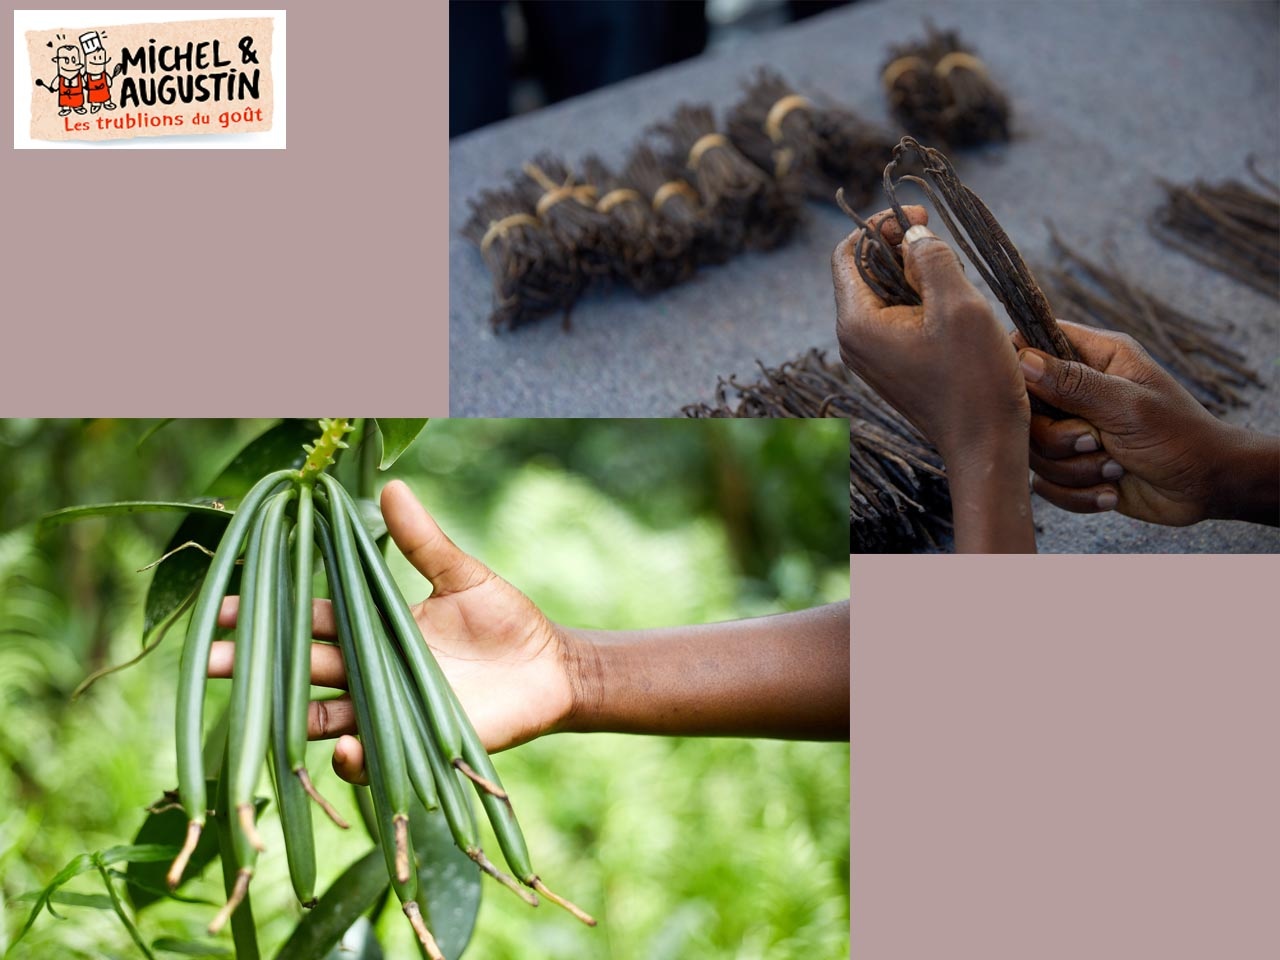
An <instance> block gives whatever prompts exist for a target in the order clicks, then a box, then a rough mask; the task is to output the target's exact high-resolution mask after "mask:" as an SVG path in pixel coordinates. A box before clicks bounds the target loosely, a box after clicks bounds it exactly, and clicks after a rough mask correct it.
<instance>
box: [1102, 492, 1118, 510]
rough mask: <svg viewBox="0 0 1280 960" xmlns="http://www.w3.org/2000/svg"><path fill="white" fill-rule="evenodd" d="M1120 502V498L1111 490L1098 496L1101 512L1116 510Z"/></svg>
mask: <svg viewBox="0 0 1280 960" xmlns="http://www.w3.org/2000/svg"><path fill="white" fill-rule="evenodd" d="M1119 502H1120V498H1119V497H1117V496H1116V495H1115V494H1114V493H1112V492H1111V491H1110V490H1107V491H1104V492H1103V493H1100V494H1098V509H1099V510H1114V509H1115V508H1116V504H1117V503H1119Z"/></svg>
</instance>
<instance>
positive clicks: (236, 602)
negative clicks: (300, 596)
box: [218, 597, 338, 640]
mask: <svg viewBox="0 0 1280 960" xmlns="http://www.w3.org/2000/svg"><path fill="white" fill-rule="evenodd" d="M239 613H240V598H239V597H223V598H222V607H221V608H220V609H219V610H218V626H220V627H223V628H224V629H231V628H232V627H234V626H235V625H236V618H237V616H238V614H239ZM311 635H312V636H313V637H315V638H316V639H317V640H335V639H337V636H338V631H337V626H336V624H334V622H333V604H331V603H330V602H329V601H328V600H312V601H311Z"/></svg>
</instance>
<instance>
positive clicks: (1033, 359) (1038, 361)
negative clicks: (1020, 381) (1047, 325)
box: [1018, 350, 1044, 383]
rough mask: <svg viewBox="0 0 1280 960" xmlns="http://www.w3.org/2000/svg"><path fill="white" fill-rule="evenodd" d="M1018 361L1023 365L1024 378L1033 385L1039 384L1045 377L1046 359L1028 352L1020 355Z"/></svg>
mask: <svg viewBox="0 0 1280 960" xmlns="http://www.w3.org/2000/svg"><path fill="white" fill-rule="evenodd" d="M1018 361H1019V363H1021V364H1022V376H1023V378H1024V379H1026V380H1030V381H1031V382H1032V383H1039V382H1040V379H1041V378H1042V377H1043V376H1044V357H1042V356H1040V354H1038V353H1032V352H1031V351H1029V350H1027V351H1023V353H1022V354H1020V355H1019V357H1018Z"/></svg>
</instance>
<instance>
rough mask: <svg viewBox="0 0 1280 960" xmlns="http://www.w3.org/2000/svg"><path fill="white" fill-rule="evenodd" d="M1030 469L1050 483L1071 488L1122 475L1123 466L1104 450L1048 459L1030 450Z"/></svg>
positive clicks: (1109, 479) (1087, 485)
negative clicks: (1059, 458) (1060, 458)
mask: <svg viewBox="0 0 1280 960" xmlns="http://www.w3.org/2000/svg"><path fill="white" fill-rule="evenodd" d="M1031 469H1032V470H1034V471H1035V472H1036V474H1037V475H1038V476H1040V477H1042V478H1043V479H1045V480H1048V481H1049V482H1050V483H1053V484H1057V485H1058V486H1060V487H1071V488H1073V489H1079V488H1081V487H1096V486H1097V485H1098V484H1101V483H1107V482H1108V481H1115V480H1119V479H1120V478H1121V477H1123V476H1124V467H1122V466H1120V464H1119V463H1117V462H1116V461H1115V460H1112V459H1111V456H1110V455H1109V454H1108V453H1107V452H1106V451H1105V450H1100V451H1098V452H1097V453H1082V454H1080V455H1079V456H1076V457H1068V458H1066V459H1065V460H1049V459H1046V458H1045V457H1042V456H1040V455H1039V454H1037V453H1036V452H1035V451H1032V452H1031Z"/></svg>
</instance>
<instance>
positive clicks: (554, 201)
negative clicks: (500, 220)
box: [518, 153, 610, 283]
mask: <svg viewBox="0 0 1280 960" xmlns="http://www.w3.org/2000/svg"><path fill="white" fill-rule="evenodd" d="M521 171H522V176H521V177H520V180H519V186H518V189H519V190H520V191H521V193H522V195H523V196H524V199H525V202H526V203H530V204H532V205H533V208H534V212H535V213H536V214H537V217H538V219H539V220H541V221H542V222H543V223H545V224H546V225H547V229H548V230H549V231H550V232H551V235H552V236H553V237H555V238H556V240H557V241H558V242H559V243H560V245H561V246H562V247H564V249H565V250H566V251H567V253H568V255H569V256H570V257H571V258H572V259H573V260H574V261H575V262H576V266H577V270H578V272H579V274H581V275H582V277H583V278H584V279H585V280H586V281H587V282H588V283H589V282H591V281H592V280H602V279H604V278H606V277H608V276H609V257H608V254H607V252H606V250H605V246H604V243H603V238H604V237H605V236H606V235H607V234H608V232H609V230H610V224H609V217H608V216H607V215H606V214H603V213H601V212H600V211H598V210H597V209H596V207H595V203H596V200H597V191H596V188H595V187H593V186H591V185H590V184H586V183H582V182H580V181H578V180H577V179H576V178H575V177H574V175H573V173H572V171H570V169H569V167H568V166H567V165H566V164H565V163H564V162H563V161H561V160H558V159H556V158H555V157H553V156H550V155H549V154H545V153H544V154H539V155H538V156H537V157H534V159H533V160H531V161H529V162H528V163H526V164H525V165H524V166H523V167H522V168H521Z"/></svg>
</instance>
